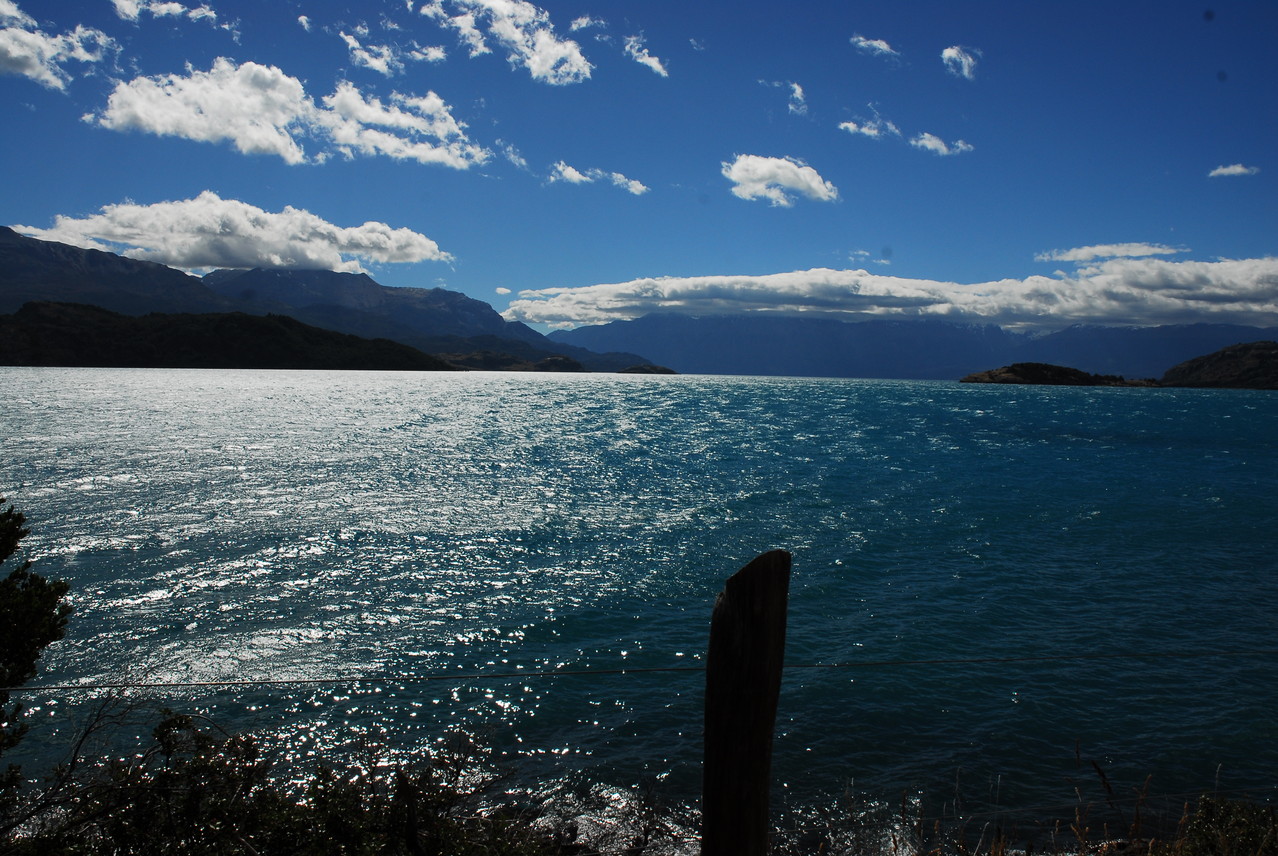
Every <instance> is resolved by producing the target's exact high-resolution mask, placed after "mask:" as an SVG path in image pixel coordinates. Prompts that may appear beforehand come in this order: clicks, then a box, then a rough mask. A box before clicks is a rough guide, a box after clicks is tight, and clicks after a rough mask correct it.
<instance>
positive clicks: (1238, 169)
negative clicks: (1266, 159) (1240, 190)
mask: <svg viewBox="0 0 1278 856" xmlns="http://www.w3.org/2000/svg"><path fill="white" fill-rule="evenodd" d="M1258 172H1260V167H1258V166H1243V165H1242V164H1240V163H1235V164H1230V165H1229V166H1218V167H1216V168H1215V169H1213V170H1212V171H1211V172H1209V173H1207V177H1208V178H1220V177H1221V176H1225V175H1255V174H1256V173H1258Z"/></svg>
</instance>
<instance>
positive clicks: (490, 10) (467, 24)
mask: <svg viewBox="0 0 1278 856" xmlns="http://www.w3.org/2000/svg"><path fill="white" fill-rule="evenodd" d="M445 2H447V4H448V6H449V7H451V8H452V9H454V10H456V12H457V13H456V14H450V12H449V11H448V10H447V9H446V8H445V5H444V4H445ZM420 12H421V14H423V15H426V16H427V17H430V18H433V19H434V20H435V21H437V22H438V23H439V24H440V25H441V26H444V27H447V28H449V29H453V30H455V31H456V32H457V34H458V37H459V38H460V39H461V41H462V43H463V44H465V45H467V46H468V47H469V48H470V55H471V56H472V57H476V56H480V55H482V54H486V53H490V52H491V51H492V48H490V47H489V46H488V40H489V39H491V40H492V41H493V42H495V43H496V44H498V45H500V46H501V47H502V48H503V49H505V51H506V55H507V59H508V60H509V62H510V64H511V65H515V66H523V67H524V68H525V69H527V70H528V73H529V74H531V75H532V77H533V79H534V80H540V81H542V82H544V83H550V84H554V85H564V84H569V83H580V82H581V81H583V80H586V79H587V78H589V77H590V71H591V69H592V68H593V66H592V65H591V64H590V63H589V62H588V61H587V60H586V57H585V56H584V55H583V54H582V53H581V47H580V46H579V45H578V44H577V43H576V42H574V41H572V40H571V39H561V38H560V37H559V36H557V35H556V34H555V28H554V26H553V25H552V24H551V23H550V15H549V14H548V13H547V12H546V11H545V10H544V9H541V8H538V7H537V6H534V5H533V4H532V3H529V2H527V0H436V2H434V3H427V4H426V5H424V6H422V8H421V10H420ZM485 30H486V32H485Z"/></svg>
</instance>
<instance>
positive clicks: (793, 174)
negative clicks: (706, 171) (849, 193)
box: [722, 155, 839, 208]
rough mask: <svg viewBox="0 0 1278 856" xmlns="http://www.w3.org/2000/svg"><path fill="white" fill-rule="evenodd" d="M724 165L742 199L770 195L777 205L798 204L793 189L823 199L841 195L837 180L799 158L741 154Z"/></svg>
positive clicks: (830, 199)
mask: <svg viewBox="0 0 1278 856" xmlns="http://www.w3.org/2000/svg"><path fill="white" fill-rule="evenodd" d="M722 167H723V169H722V172H723V176H724V177H725V178H727V179H728V180H729V181H731V182H732V194H733V195H734V196H737V197H739V198H741V199H767V200H768V201H769V203H771V204H772V205H774V206H779V207H782V208H789V207H790V206H791V205H793V204H794V197H793V196H792V195H791V194H792V193H798V194H801V195H803V196H806V197H807V198H809V199H816V200H820V201H823V202H832V201H834V200H835V199H838V198H839V191H838V189H837V188H835V186H834V185H833V184H831V183H830V182H828V181H826V180H825V179H823V178H822V177H821V176H820V175H819V174H818V173H817V171H816V170H815V169H813V168H812V167H810V166H808V165H807V164H805V163H803V161H800V160H796V159H795V158H789V157H787V158H772V157H762V156H760V155H737V159H736V160H734V161H733V162H732V163H726V162H725V163H724V164H722Z"/></svg>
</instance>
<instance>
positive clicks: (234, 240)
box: [14, 190, 452, 273]
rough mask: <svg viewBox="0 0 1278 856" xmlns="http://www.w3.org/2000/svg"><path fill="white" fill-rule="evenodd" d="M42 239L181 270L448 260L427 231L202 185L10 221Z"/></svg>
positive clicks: (355, 267) (351, 268) (351, 267)
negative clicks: (80, 213)
mask: <svg viewBox="0 0 1278 856" xmlns="http://www.w3.org/2000/svg"><path fill="white" fill-rule="evenodd" d="M14 229H15V231H18V232H21V233H22V234H24V235H30V236H32V237H36V238H40V239H42V240H47V241H59V242H62V243H66V244H73V245H75V246H82V247H92V248H97V249H101V248H103V247H104V245H107V244H109V245H114V246H113V247H112V248H113V249H114V248H117V247H122V248H123V255H125V256H128V257H129V258H134V259H143V260H146V261H153V262H159V263H161V264H166V265H170V266H172V267H177V268H184V269H186V270H197V269H203V268H254V267H270V268H319V269H323V270H335V271H346V272H352V273H355V272H360V271H362V270H363V268H362V267H361V265H360V260H364V261H369V262H381V263H404V262H421V261H449V260H450V259H451V258H452V257H451V256H450V255H449V254H448V253H446V252H444V251H442V250H441V249H440V248H439V245H438V244H436V243H435V242H434V241H432V240H431V239H430V238H428V237H426V236H425V235H422V234H420V233H418V232H414V231H412V230H410V229H392V228H391V227H390V226H388V225H386V224H385V223H378V222H374V221H370V222H367V223H364V224H363V225H361V226H353V227H342V226H335V225H333V224H332V223H329V222H327V221H325V220H323V219H322V218H320V217H317V216H316V215H314V214H312V213H310V212H309V211H304V210H302V209H299V208H293V207H292V206H286V207H285V208H284V210H283V211H279V212H270V211H264V210H262V209H261V208H258V207H256V206H253V205H249V204H248V203H246V202H240V201H238V200H234V199H222V198H221V197H220V196H218V195H217V194H216V193H214V192H213V191H211V190H206V191H204V192H203V193H201V194H200V195H199V196H197V197H195V198H194V199H183V200H178V201H172V202H158V203H155V204H153V205H137V204H134V203H124V204H120V205H108V206H106V207H104V208H103V209H102V213H100V214H94V215H91V216H89V217H84V218H79V219H77V218H72V217H63V216H59V217H57V218H56V221H55V225H54V227H53V228H52V229H37V228H34V227H31V226H15V227H14Z"/></svg>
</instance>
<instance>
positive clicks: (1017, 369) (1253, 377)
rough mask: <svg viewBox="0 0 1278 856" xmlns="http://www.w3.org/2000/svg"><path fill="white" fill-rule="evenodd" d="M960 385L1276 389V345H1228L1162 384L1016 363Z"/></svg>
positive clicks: (1183, 366)
mask: <svg viewBox="0 0 1278 856" xmlns="http://www.w3.org/2000/svg"><path fill="white" fill-rule="evenodd" d="M961 383H1017V384H1035V385H1040V386H1143V387H1201V388H1216V389H1278V342H1269V341H1264V342H1248V343H1243V344H1238V345H1230V346H1229V347H1227V348H1222V349H1220V350H1219V351H1216V352H1214V353H1211V354H1207V355H1205V356H1201V357H1195V358H1193V359H1192V360H1186V361H1185V362H1183V363H1180V364H1179V365H1176V366H1173V367H1172V368H1170V369H1168V370H1167V372H1166V373H1164V374H1163V376H1162V378H1161V379H1159V380H1155V379H1153V378H1144V379H1138V380H1128V379H1127V378H1124V377H1122V376H1120V375H1096V374H1089V373H1088V372H1085V371H1081V370H1079V369H1073V368H1068V367H1066V366H1054V365H1051V364H1049V363H1012V364H1011V365H1009V366H1003V367H1002V368H997V369H990V370H988V371H983V372H976V373H974V374H970V375H968V376H967V377H965V378H962V380H961Z"/></svg>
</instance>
